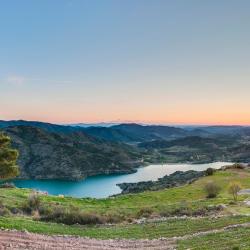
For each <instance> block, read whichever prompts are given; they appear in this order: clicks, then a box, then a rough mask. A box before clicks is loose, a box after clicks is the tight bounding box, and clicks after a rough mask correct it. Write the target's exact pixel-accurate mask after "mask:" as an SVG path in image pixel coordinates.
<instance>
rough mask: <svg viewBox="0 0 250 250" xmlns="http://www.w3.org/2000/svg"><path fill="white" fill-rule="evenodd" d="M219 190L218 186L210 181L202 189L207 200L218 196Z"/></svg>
mask: <svg viewBox="0 0 250 250" xmlns="http://www.w3.org/2000/svg"><path fill="white" fill-rule="evenodd" d="M220 189H221V188H220V186H219V185H218V184H216V183H215V182H212V181H211V182H208V183H207V184H206V185H205V187H204V190H205V192H206V193H207V198H215V197H216V196H217V195H218V194H219V192H220Z"/></svg>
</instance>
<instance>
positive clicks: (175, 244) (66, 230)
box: [0, 169, 250, 250]
mask: <svg viewBox="0 0 250 250" xmlns="http://www.w3.org/2000/svg"><path fill="white" fill-rule="evenodd" d="M209 181H215V182H217V183H219V184H220V186H221V192H220V193H219V195H218V197H217V198H213V199H207V198H206V194H205V192H204V191H203V187H204V185H205V184H206V183H207V182H209ZM231 181H238V182H240V183H241V184H242V186H243V188H250V171H249V169H244V170H241V169H229V170H226V171H218V172H216V173H215V174H214V175H213V176H207V177H202V178H200V179H199V180H197V181H195V182H194V183H192V184H189V185H185V186H182V187H176V188H170V189H165V190H161V191H154V192H152V191H151V192H144V193H139V194H132V195H121V196H118V197H113V198H107V199H86V198H84V199H76V198H70V197H56V196H47V195H41V202H42V204H43V205H44V206H49V207H58V206H59V207H64V208H68V209H70V210H71V209H72V206H74V207H78V208H79V209H81V210H83V211H86V212H88V213H91V212H93V213H95V214H99V215H109V216H112V217H116V216H117V215H121V216H122V221H121V222H119V223H115V224H112V225H110V224H108V225H106V224H104V225H92V226H87V225H65V224H60V223H55V222H45V221H40V218H39V215H38V214H37V213H34V214H31V215H25V214H19V213H17V214H12V215H11V216H8V215H7V216H4V217H1V218H0V227H1V228H2V229H3V228H5V229H17V230H24V229H25V230H27V231H29V232H33V233H41V234H44V235H47V234H48V235H65V234H66V235H75V236H81V237H90V238H97V239H101V240H104V241H96V240H93V241H91V240H89V239H86V238H83V239H79V240H76V242H75V244H76V245H77V244H80V247H82V249H84V247H86V246H88V247H89V246H90V244H93V247H94V246H96V247H99V248H100V249H119V248H124V249H136V248H137V249H140V247H141V249H147V247H149V249H152V248H150V247H152V246H155V247H156V248H155V249H172V248H174V249H188V248H190V249H223V250H224V249H232V247H234V246H235V247H239V249H249V246H250V239H249V237H248V235H249V232H250V216H249V214H250V208H249V207H248V206H247V205H246V204H245V203H244V202H243V201H244V200H245V199H248V195H243V196H240V197H239V201H238V202H236V203H234V202H232V197H231V196H230V194H228V192H227V188H228V184H229V183H230V182H231ZM30 193H31V190H28V189H7V188H3V189H1V200H2V205H1V206H4V207H7V208H9V209H10V211H14V210H13V209H14V208H16V209H20V208H21V207H22V206H23V204H24V203H25V201H26V200H27V198H28V196H29V194H30ZM218 205H219V206H220V207H223V209H220V210H218V212H216V211H214V212H215V213H212V214H211V215H210V214H204V211H206V209H208V208H209V209H211V208H213V207H216V206H218ZM1 211H2V210H1ZM149 211H150V212H149ZM197 211H199V213H200V215H199V216H194V214H195V213H196V212H197ZM202 211H203V212H202ZM212 211H213V210H212ZM183 214H186V216H185V217H183V216H181V215H183ZM163 215H164V216H165V217H162V216H163ZM173 215H175V217H172V216H173ZM145 216H146V217H147V219H142V218H143V217H145ZM128 219H129V221H130V222H129V223H128ZM138 219H139V220H138ZM131 221H132V223H131ZM1 234H2V237H4V241H3V242H4V244H5V243H6V244H7V241H8V240H10V239H12V238H13V237H14V238H15V242H16V243H17V244H20V243H21V244H23V243H25V240H27V241H29V242H30V241H36V240H37V242H39V243H41V244H42V245H43V246H44V244H48V246H50V244H51V240H52V241H53V240H58V241H60V239H62V238H60V239H59V238H54V237H53V238H50V237H47V236H39V235H33V234H31V235H29V234H28V233H26V234H24V235H22V233H17V232H14V233H12V232H2V233H1V232H0V238H1ZM6 237H7V238H6ZM162 237H164V239H161V240H156V241H148V240H146V241H145V240H142V241H141V240H138V239H149V240H153V239H160V238H162ZM118 238H119V239H123V240H115V239H118ZM19 239H20V240H19ZM72 239H75V238H72V237H66V238H65V237H64V238H63V240H62V242H64V241H65V247H66V246H68V245H67V244H68V242H72ZM106 239H114V241H105V240H106ZM124 239H127V240H124ZM132 239H134V240H132ZM135 239H137V240H135ZM108 242H109V243H108ZM142 242H143V244H145V245H143V244H142ZM25 244H26V243H25ZM29 244H30V243H27V246H29ZM105 244H106V245H105ZM140 244H141V245H140ZM102 247H103V248H102ZM105 247H106V248H105ZM157 247H158V248H157ZM169 247H172V248H169ZM40 249H42V247H41V248H40ZM49 249H50V248H49ZM51 249H53V248H51ZM55 249H56V248H55ZM66 249H70V247H68V248H67V247H66ZM76 249H79V248H76Z"/></svg>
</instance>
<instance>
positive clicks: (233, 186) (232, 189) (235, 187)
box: [228, 182, 242, 201]
mask: <svg viewBox="0 0 250 250" xmlns="http://www.w3.org/2000/svg"><path fill="white" fill-rule="evenodd" d="M241 189H242V187H241V184H240V183H238V182H231V183H230V184H229V187H228V192H229V194H231V195H232V196H233V199H234V201H237V200H238V192H239V191H240V190H241Z"/></svg>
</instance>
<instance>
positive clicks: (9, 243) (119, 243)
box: [0, 231, 175, 250]
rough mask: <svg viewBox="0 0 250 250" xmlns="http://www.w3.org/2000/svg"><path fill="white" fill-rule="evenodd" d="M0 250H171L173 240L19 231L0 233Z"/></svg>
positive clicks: (173, 244) (173, 245) (173, 243)
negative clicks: (55, 234)
mask: <svg viewBox="0 0 250 250" xmlns="http://www.w3.org/2000/svg"><path fill="white" fill-rule="evenodd" d="M0 249H1V250H5V249H6V250H7V249H8V250H10V249H11V250H12V249H15V250H17V249H18V250H24V249H25V250H26V249H32V250H33V249H47V250H62V249H70V250H80V249H89V250H90V249H91V250H92V249H93V250H109V249H113V250H119V249H122V250H125V249H145V250H149V249H150V250H151V249H152V250H163V249H164V250H173V249H175V241H174V240H166V239H165V240H95V239H88V238H80V237H69V236H46V235H41V234H33V233H26V232H19V231H0Z"/></svg>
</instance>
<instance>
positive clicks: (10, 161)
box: [0, 133, 19, 179]
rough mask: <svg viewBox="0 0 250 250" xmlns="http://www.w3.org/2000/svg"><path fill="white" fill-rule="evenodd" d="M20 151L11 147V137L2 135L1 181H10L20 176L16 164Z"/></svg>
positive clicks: (0, 152) (0, 148) (0, 141)
mask: <svg viewBox="0 0 250 250" xmlns="http://www.w3.org/2000/svg"><path fill="white" fill-rule="evenodd" d="M17 158H18V151H17V150H15V149H12V148H11V147H10V137H8V136H6V135H4V134H3V133H0V179H9V178H13V177H16V176H17V175H18V174H19V169H18V166H17V164H16V162H17Z"/></svg>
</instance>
